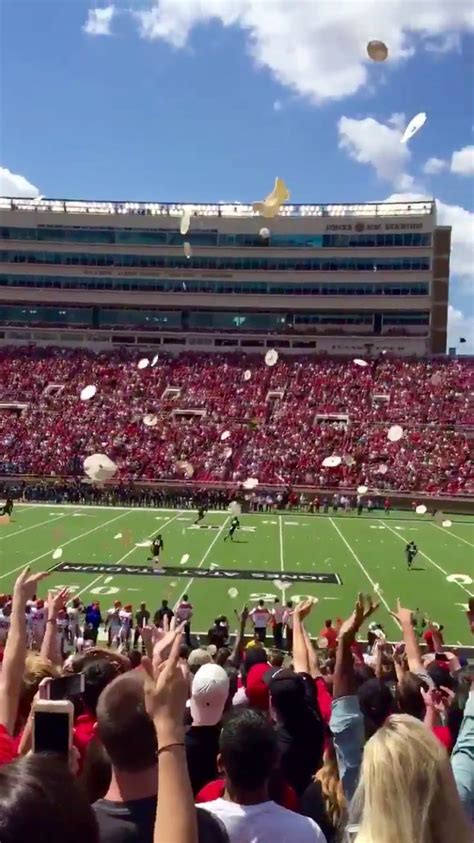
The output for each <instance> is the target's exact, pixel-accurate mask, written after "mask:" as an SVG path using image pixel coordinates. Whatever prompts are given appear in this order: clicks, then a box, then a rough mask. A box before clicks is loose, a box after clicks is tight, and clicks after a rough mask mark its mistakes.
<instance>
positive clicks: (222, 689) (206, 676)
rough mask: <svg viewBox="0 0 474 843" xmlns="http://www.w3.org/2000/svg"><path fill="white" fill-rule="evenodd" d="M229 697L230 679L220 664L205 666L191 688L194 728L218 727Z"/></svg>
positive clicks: (198, 672) (200, 669)
mask: <svg viewBox="0 0 474 843" xmlns="http://www.w3.org/2000/svg"><path fill="white" fill-rule="evenodd" d="M228 695H229V677H228V676H227V673H226V672H225V670H224V668H223V667H220V666H219V665H218V664H204V665H203V666H202V667H200V668H199V670H198V671H197V673H196V674H195V676H194V679H193V684H192V687H191V705H190V709H191V716H192V718H193V726H216V725H217V723H219V721H220V719H221V717H222V714H223V712H224V706H225V704H226V702H227V697H228Z"/></svg>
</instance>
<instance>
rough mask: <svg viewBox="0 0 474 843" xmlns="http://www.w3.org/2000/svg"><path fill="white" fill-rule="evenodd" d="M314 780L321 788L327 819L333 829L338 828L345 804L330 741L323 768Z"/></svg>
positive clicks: (344, 811) (344, 810)
mask: <svg viewBox="0 0 474 843" xmlns="http://www.w3.org/2000/svg"><path fill="white" fill-rule="evenodd" d="M314 780H315V781H317V782H319V784H320V786H321V793H322V797H323V799H324V806H325V808H326V814H327V817H328V819H329V821H330V823H331V824H332V825H333V826H334V828H338V827H339V826H340V825H341V823H342V820H343V819H344V817H345V814H346V808H347V803H346V799H345V796H344V790H343V788H342V784H341V780H340V778H339V768H338V766H337V759H336V754H335V751H334V746H333V743H332V741H331V742H330V743H328V745H327V746H326V749H325V751H324V757H323V766H322V767H321V769H320V770H318V772H317V773H316V775H315V777H314Z"/></svg>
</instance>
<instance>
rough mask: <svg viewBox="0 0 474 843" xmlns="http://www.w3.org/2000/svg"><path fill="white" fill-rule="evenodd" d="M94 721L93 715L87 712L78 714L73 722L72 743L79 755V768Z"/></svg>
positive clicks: (90, 737) (92, 732)
mask: <svg viewBox="0 0 474 843" xmlns="http://www.w3.org/2000/svg"><path fill="white" fill-rule="evenodd" d="M95 723H96V719H95V717H94V716H93V715H92V714H88V713H87V712H86V714H80V715H79V717H76V722H75V723H74V731H73V744H74V746H75V747H76V749H77V750H78V751H79V755H80V756H81V761H80V766H81V768H82V765H83V763H84V758H85V754H86V749H87V747H88V745H89V743H90V742H91V740H92V738H93V737H94V726H95Z"/></svg>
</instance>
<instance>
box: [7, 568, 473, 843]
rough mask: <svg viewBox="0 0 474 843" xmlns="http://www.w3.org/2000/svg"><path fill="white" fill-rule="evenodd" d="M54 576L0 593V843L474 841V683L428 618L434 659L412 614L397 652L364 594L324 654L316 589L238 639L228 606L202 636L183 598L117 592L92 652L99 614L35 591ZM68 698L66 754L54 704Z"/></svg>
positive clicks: (22, 581)
mask: <svg viewBox="0 0 474 843" xmlns="http://www.w3.org/2000/svg"><path fill="white" fill-rule="evenodd" d="M47 577H48V573H47V572H44V573H35V574H31V572H30V570H29V569H28V568H26V569H25V570H24V571H23V572H22V573H21V574H20V576H19V577H18V579H17V581H16V583H15V586H14V590H13V594H12V595H3V596H2V597H1V599H0V603H1V616H0V617H1V619H2V623H1V624H0V635H1V639H2V645H1V647H2V661H1V672H0V841H1V843H19V841H23V840H25V841H26V840H30V839H33V838H34V839H35V840H36V841H39V843H43V841H44V843H46V841H48V843H51V841H55V840H63V839H67V840H68V841H71V843H84V841H85V840H87V841H88V843H125V841H126V842H127V843H129V842H131V841H137V843H138V841H140V843H197V841H200V843H289V841H298V843H351V841H355V843H402V841H403V843H408V841H409V842H410V843H448V842H449V843H450V841H456V843H471V841H472V832H473V821H474V677H473V676H472V675H469V668H468V669H467V670H466V666H465V665H463V663H462V662H461V661H460V660H459V659H458V658H457V656H456V654H455V653H453V652H449V651H447V650H446V648H445V647H444V646H443V642H442V637H441V635H440V631H439V630H438V629H437V628H436V626H434V625H431V626H430V627H428V628H427V629H426V632H425V636H424V637H425V643H426V644H427V650H428V653H427V654H425V655H422V651H421V648H420V646H419V642H418V636H417V623H416V618H415V616H414V613H413V612H412V611H411V610H410V609H408V608H405V607H403V606H401V605H400V604H398V606H397V608H396V609H395V611H394V613H393V616H394V617H395V619H396V622H397V623H398V625H399V627H400V639H401V641H400V643H399V644H398V645H396V646H392V645H390V644H388V643H387V641H386V639H385V636H384V632H383V626H382V624H381V623H380V622H379V621H378V620H377V612H378V604H377V603H375V602H374V601H373V600H372V599H371V597H370V596H368V597H367V598H364V597H363V596H362V595H361V594H359V595H358V596H357V599H356V602H355V606H354V611H353V613H352V614H351V616H350V617H349V618H347V620H345V621H342V620H338V621H337V622H336V623H335V624H334V625H333V624H332V622H331V621H330V620H328V621H326V623H325V626H324V627H323V629H322V630H321V633H320V637H319V639H318V642H317V645H318V646H317V648H315V646H314V645H313V642H312V641H311V640H310V638H309V635H308V633H307V631H306V628H305V621H306V618H307V617H308V615H309V614H310V613H311V611H312V608H313V603H312V601H311V600H307V601H305V602H302V603H299V604H298V605H296V606H291V607H287V609H285V610H281V608H280V607H279V605H278V603H276V604H275V605H274V606H273V607H271V609H270V608H269V607H267V606H266V605H265V604H264V603H263V601H262V602H261V603H260V604H257V606H256V607H255V608H254V609H253V610H252V611H251V612H249V611H248V610H247V608H244V609H243V610H242V612H241V614H240V615H238V628H237V631H236V635H235V639H233V640H232V641H231V637H230V635H229V623H228V620H227V619H226V618H224V617H223V616H220V617H218V618H216V620H215V623H214V624H213V626H212V627H211V629H210V630H209V635H208V642H199V646H196V643H197V642H195V641H194V640H193V639H192V636H191V634H190V624H191V619H192V606H191V604H190V603H189V601H188V600H187V599H186V598H185V597H183V598H182V600H181V602H180V603H179V604H178V605H177V606H176V607H175V612H173V611H172V610H171V609H170V607H168V605H167V604H166V601H163V604H162V606H161V608H160V609H158V610H157V612H156V613H155V615H154V617H153V619H151V614H150V612H149V611H148V610H147V608H146V606H145V604H142V605H141V606H140V609H139V610H138V612H137V613H136V615H135V618H133V613H132V609H131V607H130V606H126V607H122V606H121V604H120V603H117V604H115V605H114V606H113V607H112V608H111V609H110V610H109V611H108V612H107V616H106V619H105V624H106V627H107V630H108V632H109V642H110V646H105V645H104V646H97V643H96V640H95V639H94V636H93V635H92V634H91V630H92V631H93V630H94V628H95V629H98V628H99V626H100V625H101V624H102V623H103V620H102V617H101V612H100V606H98V604H92V605H91V606H88V607H82V606H81V604H80V601H79V600H78V598H73V599H71V595H70V594H69V593H68V591H67V589H63V590H61V591H56V592H54V591H49V592H48V593H47V596H46V597H45V598H44V599H42V598H38V593H39V591H40V590H41V589H42V588H43V585H42V581H43V580H45V579H46V578H47ZM285 613H286V614H285ZM467 614H468V620H469V624H470V627H471V630H472V631H474V599H473V600H471V603H470V606H469V611H468V613H467ZM373 616H374V617H373ZM32 618H33V622H32ZM5 619H7V620H6V621H5ZM366 622H369V624H368V626H367V627H365V626H364V624H366ZM249 623H252V625H253V637H251V638H250V640H247V639H246V637H245V633H246V629H247V626H248V624H249ZM133 626H134V631H133V636H132V627H133ZM270 626H271V629H272V631H273V643H274V644H275V643H276V644H281V632H282V627H283V626H285V627H286V629H287V636H286V637H287V643H288V644H289V650H290V651H291V654H290V653H285V652H283V651H282V650H281V649H279V648H278V649H268V650H267V649H266V640H267V635H268V632H269V630H270ZM66 629H67V632H66V633H65V630H66ZM288 629H291V633H292V634H291V636H290V637H289V638H288ZM362 630H364V632H363V633H362V632H361V631H362ZM65 641H67V642H68V643H69V644H72V651H71V652H70V653H69V654H67V653H66V652H65V647H64V643H65ZM70 649H71V648H70ZM78 679H79V680H80V683H79V685H80V687H79V686H78V684H77V682H76V680H78ZM68 680H69V681H68ZM65 682H66V686H67V688H68V691H66V687H65ZM73 685H74V691H72V686H73ZM58 690H59V691H61V690H62V695H61V692H60V693H58ZM64 696H68V697H69V702H68V703H67V706H69V710H70V712H71V728H70V735H69V736H68V740H66V741H65V742H64V744H63V745H62V751H61V752H60V751H58V743H57V739H58V735H60V734H61V732H60V730H59V729H57V728H53V727H52V725H51V729H50V732H49V733H47V734H46V736H45V734H44V730H43V731H42V729H41V725H42V721H41V715H43V716H44V713H45V705H46V706H47V705H48V703H46V704H45V700H58V699H62V697H64ZM49 704H50V703H49ZM62 704H63V703H62V702H61V703H60V705H62ZM50 705H51V704H50ZM53 708H54V705H53ZM56 716H57V715H55V714H53V715H51V717H53V718H54V717H56ZM43 722H44V721H43ZM50 724H51V720H50ZM41 736H42V737H41ZM48 740H51V745H50V746H48ZM41 741H42V743H41ZM53 750H54V751H53Z"/></svg>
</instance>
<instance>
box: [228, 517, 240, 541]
mask: <svg viewBox="0 0 474 843" xmlns="http://www.w3.org/2000/svg"><path fill="white" fill-rule="evenodd" d="M239 529H240V521H239V519H238V518H237V516H235V517H234V518H233V519H232V521H231V522H230V527H229V532H228V533H227V535H226V537H225V538H224V541H225V542H226V541H227V539H230V540H231V542H233V541H234V533H235V531H236V530H239Z"/></svg>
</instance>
